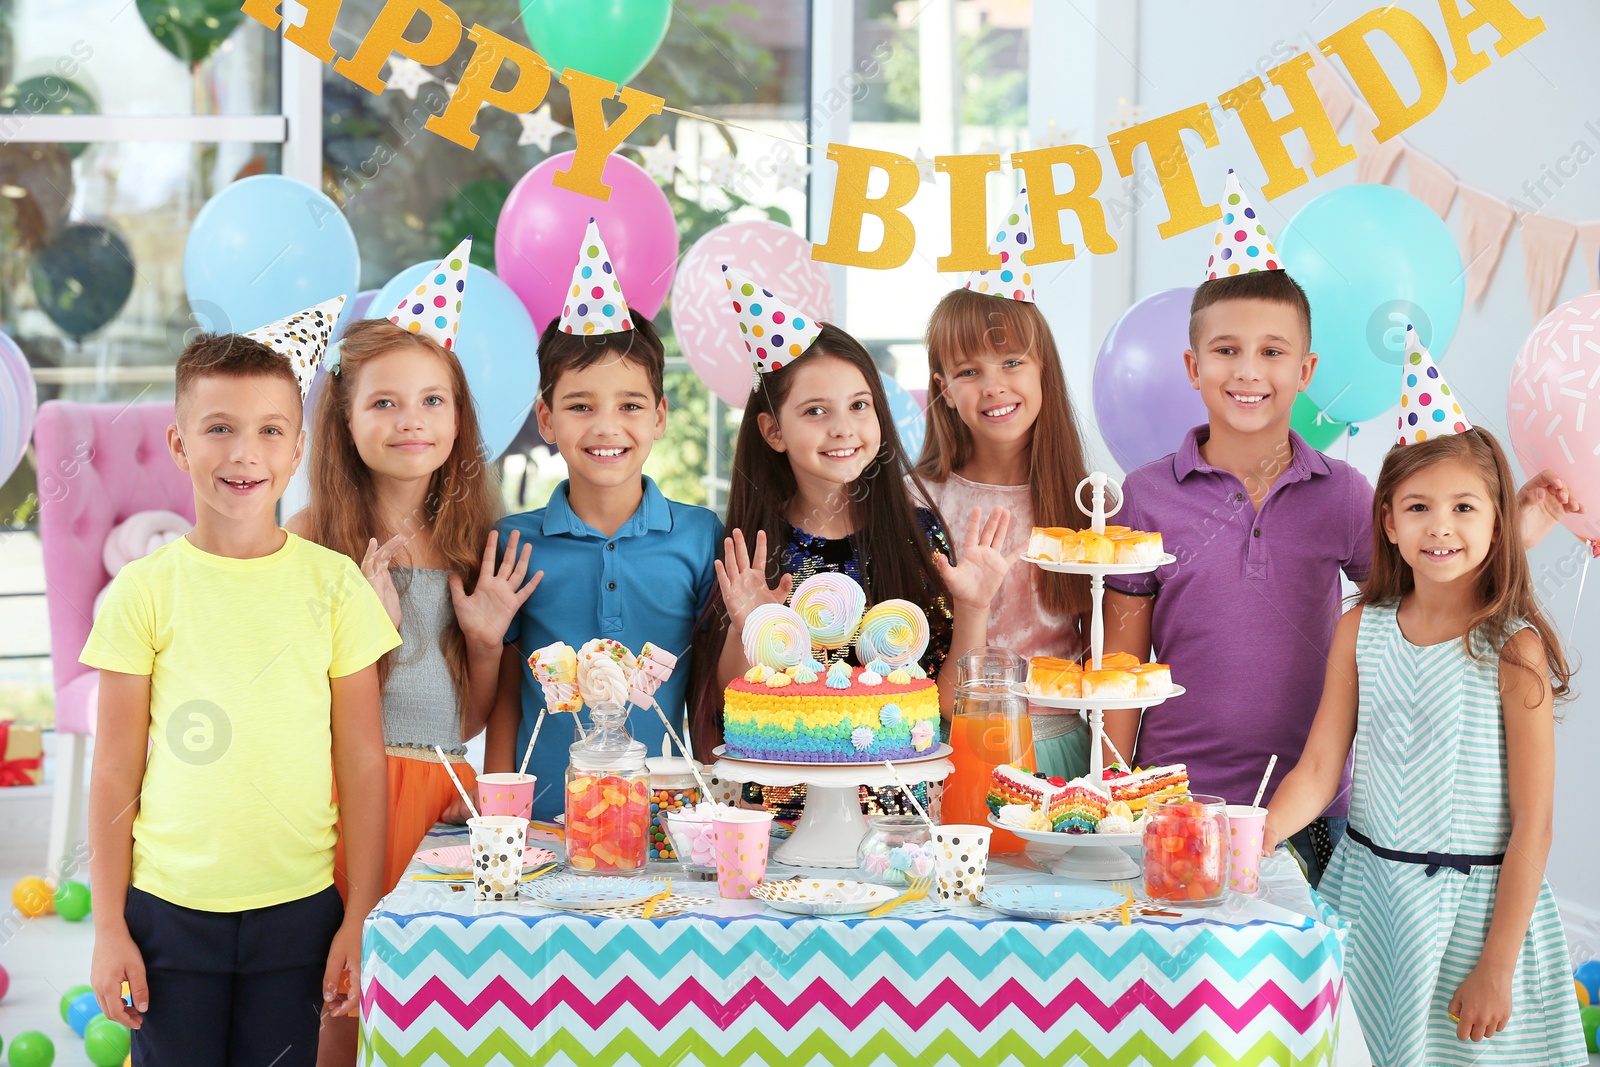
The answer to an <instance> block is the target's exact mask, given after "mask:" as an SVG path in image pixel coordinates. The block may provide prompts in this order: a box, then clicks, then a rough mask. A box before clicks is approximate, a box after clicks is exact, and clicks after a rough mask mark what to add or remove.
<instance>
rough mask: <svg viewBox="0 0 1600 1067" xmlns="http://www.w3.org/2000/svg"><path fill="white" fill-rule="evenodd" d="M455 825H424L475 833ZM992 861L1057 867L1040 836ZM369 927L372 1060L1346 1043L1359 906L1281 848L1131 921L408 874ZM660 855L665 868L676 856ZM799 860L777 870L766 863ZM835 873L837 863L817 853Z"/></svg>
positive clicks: (1291, 1053)
mask: <svg viewBox="0 0 1600 1067" xmlns="http://www.w3.org/2000/svg"><path fill="white" fill-rule="evenodd" d="M464 839H465V832H464V831H462V830H459V829H458V830H453V831H446V830H444V828H440V829H439V831H438V832H436V836H435V837H433V838H430V840H429V844H430V845H432V844H436V843H459V842H461V841H463V840H464ZM1013 859H1014V862H1013V861H1011V860H1008V859H1007V858H996V859H992V860H991V862H990V865H989V872H990V873H989V877H990V878H991V879H993V880H995V881H997V882H1061V881H1063V879H1059V878H1055V877H1054V876H1051V875H1048V874H1045V873H1043V872H1041V871H1039V870H1035V869H1032V868H1031V866H1030V865H1029V861H1028V860H1026V859H1025V858H1024V857H1020V856H1019V857H1014V858H1013ZM421 871H422V868H421V867H420V865H418V864H413V867H412V869H411V870H408V871H407V873H406V877H405V878H404V879H403V880H402V881H401V883H400V885H399V886H398V887H397V888H396V889H395V891H394V892H393V893H391V894H389V896H387V897H386V898H384V900H382V901H381V902H380V903H379V905H378V907H377V908H376V909H374V910H373V912H372V914H371V915H370V916H368V918H367V921H366V928H365V933H364V936H363V941H362V957H363V964H362V970H361V1019H362V1033H363V1054H362V1062H363V1063H381V1064H396V1065H398V1064H404V1065H408V1067H410V1065H422V1064H450V1065H452V1067H480V1065H489V1064H513V1065H519V1067H520V1065H534V1064H538V1065H542V1064H550V1063H557V1064H614V1063H628V1064H637V1065H640V1067H667V1065H676V1064H734V1063H759V1064H766V1065H768V1067H780V1065H784V1067H803V1065H809V1064H814V1063H823V1064H854V1065H866V1064H879V1063H882V1064H896V1065H901V1067H911V1065H913V1064H916V1065H923V1064H929V1065H932V1064H962V1065H974V1067H975V1065H979V1064H983V1065H987V1064H999V1063H1018V1064H1029V1065H1038V1067H1045V1065H1052V1067H1053V1065H1059V1064H1067V1063H1089V1064H1100V1065H1110V1067H1121V1065H1124V1064H1135V1063H1138V1064H1146V1063H1148V1064H1157V1065H1163V1064H1196V1063H1207V1064H1215V1065H1218V1067H1222V1065H1226V1064H1252V1065H1253V1064H1323V1063H1332V1062H1333V1060H1334V1048H1335V1042H1336V1033H1337V1019H1338V1006H1339V1001H1340V997H1341V994H1342V992H1343V977H1342V966H1343V957H1344V936H1345V928H1344V925H1343V924H1342V923H1341V922H1340V921H1339V919H1338V918H1337V916H1335V915H1334V914H1333V913H1332V911H1331V910H1330V909H1329V908H1328V907H1327V906H1326V904H1325V903H1323V902H1322V901H1321V899H1320V898H1318V897H1317V896H1316V895H1315V894H1313V893H1312V892H1311V891H1310V889H1309V887H1308V886H1307V885H1306V883H1305V880H1304V878H1302V877H1301V875H1300V871H1299V869H1298V867H1296V866H1295V864H1294V861H1293V860H1292V859H1291V858H1290V857H1289V856H1288V854H1287V853H1285V852H1281V851H1280V852H1279V853H1278V854H1277V855H1275V856H1273V857H1270V858H1269V859H1268V860H1267V861H1266V862H1265V863H1264V864H1263V866H1262V889H1261V892H1260V894H1259V895H1258V896H1257V897H1256V898H1245V897H1240V896H1237V895H1234V896H1231V897H1230V898H1229V901H1228V902H1227V903H1226V904H1224V905H1222V906H1220V907H1217V908H1212V909H1206V910H1201V909H1193V910H1186V911H1184V912H1183V914H1182V917H1181V918H1174V919H1155V918H1150V919H1145V920H1143V921H1140V922H1135V923H1134V924H1133V925H1131V926H1122V925H1120V924H1112V925H1081V924H1069V923H1046V922H1033V921H1025V920H1015V919H1009V918H1006V917H1004V916H1001V915H999V914H998V913H995V912H991V911H989V910H987V909H982V908H974V909H957V910H941V909H940V908H939V907H938V906H937V905H934V904H931V903H922V904H913V905H906V906H903V907H902V908H901V909H900V910H898V911H896V912H894V913H892V914H891V915H890V916H887V917H885V918H882V919H854V918H852V919H837V918H820V917H801V916H795V915H787V914H781V913H778V912H775V911H771V910H769V909H767V908H766V907H765V906H764V905H763V904H761V902H759V901H732V900H722V899H720V898H719V897H717V896H716V886H715V883H705V882H688V881H684V880H683V879H682V878H681V877H678V878H676V879H674V882H673V891H674V892H675V893H684V894H697V895H704V896H705V898H706V899H705V902H704V908H703V910H696V911H693V912H690V913H687V914H682V915H676V916H672V917H668V918H655V919H650V920H644V919H623V918H602V917H598V916H594V915H585V914H584V913H581V912H563V911H553V910H549V909H546V908H543V907H540V906H538V905H535V904H532V903H527V902H517V903H488V902H484V903H478V902H475V901H474V900H473V899H472V892H471V889H470V888H468V889H467V890H466V891H465V892H458V891H453V890H452V889H451V888H450V886H449V885H448V884H446V883H441V882H437V881H413V880H411V875H412V874H415V873H420V872H421ZM661 873H662V875H665V874H666V868H665V867H663V868H662V872H661ZM789 873H799V872H792V871H790V870H788V869H784V868H774V869H773V870H771V871H769V877H778V876H783V875H786V874H789ZM818 873H819V875H824V876H828V877H832V878H838V877H840V876H841V874H842V873H843V872H839V871H831V872H818Z"/></svg>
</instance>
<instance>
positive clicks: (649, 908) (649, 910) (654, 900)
mask: <svg viewBox="0 0 1600 1067" xmlns="http://www.w3.org/2000/svg"><path fill="white" fill-rule="evenodd" d="M670 896H672V879H671V878H668V879H667V888H666V890H665V891H664V892H660V893H657V894H656V895H655V896H653V897H651V898H650V899H649V900H646V901H645V902H644V910H643V911H642V912H641V913H640V915H639V917H640V918H641V919H654V918H655V917H656V905H657V904H660V903H661V902H662V901H664V900H666V899H667V898H668V897H670Z"/></svg>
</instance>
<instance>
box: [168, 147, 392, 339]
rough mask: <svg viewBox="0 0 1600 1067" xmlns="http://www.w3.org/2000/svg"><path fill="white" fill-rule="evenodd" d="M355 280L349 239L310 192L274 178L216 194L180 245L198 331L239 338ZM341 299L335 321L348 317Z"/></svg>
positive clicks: (332, 210)
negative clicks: (202, 330)
mask: <svg viewBox="0 0 1600 1067" xmlns="http://www.w3.org/2000/svg"><path fill="white" fill-rule="evenodd" d="M360 282H361V256H360V253H359V252H358V251H357V250H356V235H355V233H354V232H352V231H351V229H350V223H349V222H348V221H347V220H346V219H345V217H344V215H343V214H342V213H340V211H339V208H338V207H337V205H335V204H334V202H333V201H332V200H329V199H328V198H327V197H326V196H324V195H323V194H322V192H321V191H320V190H318V189H313V188H311V186H309V185H306V184H305V183H304V182H297V181H295V180H294V179H293V178H285V177H284V176H283V175H281V174H258V175H256V176H254V177H250V178H245V179H243V180H241V181H236V182H234V183H233V184H231V185H229V186H227V187H226V188H224V189H223V190H222V191H221V192H219V193H217V195H216V196H213V197H212V198H211V199H210V200H207V201H206V203H205V206H204V207H202V208H201V209H200V213H199V214H198V215H196V216H195V219H194V224H193V225H192V226H190V227H189V237H188V240H187V241H185V242H184V246H183V288H184V292H185V293H187V294H188V296H189V307H190V309H191V311H193V312H194V314H195V316H196V318H197V319H198V320H199V321H200V323H201V324H202V325H203V326H205V328H206V329H208V330H212V331H216V332H224V333H244V332H245V331H247V330H253V329H256V328H257V327H259V326H265V325H267V324H268V323H270V322H275V321H276V320H278V319H281V318H283V317H284V316H286V315H292V314H294V313H295V312H296V311H301V310H303V309H305V308H308V307H311V306H313V305H315V304H320V303H322V302H323V301H324V300H330V299H332V298H333V297H336V296H338V295H339V294H341V293H343V294H345V295H346V296H352V297H353V296H355V295H356V291H357V289H358V288H359V287H360ZM349 310H350V302H349V301H348V300H347V301H345V310H344V313H343V314H341V315H340V319H341V321H342V320H343V319H344V318H345V317H346V316H347V315H348V314H349Z"/></svg>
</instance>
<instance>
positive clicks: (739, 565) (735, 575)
mask: <svg viewBox="0 0 1600 1067" xmlns="http://www.w3.org/2000/svg"><path fill="white" fill-rule="evenodd" d="M713 566H714V567H715V568H716V571H717V585H718V586H719V587H721V589H722V602H723V603H724V604H726V605H727V607H728V620H729V629H730V630H732V631H733V632H734V633H739V632H740V631H742V630H743V629H744V620H745V619H747V618H749V617H750V613H751V612H752V611H754V610H755V609H756V608H757V607H759V606H761V605H762V604H786V603H788V602H789V591H790V590H791V589H793V588H794V575H792V574H785V575H784V576H783V577H782V578H780V579H778V588H776V589H769V588H768V587H767V532H766V531H765V530H759V531H757V533H756V548H755V552H754V554H752V553H751V552H749V551H747V550H746V548H745V543H744V531H743V530H735V531H733V535H732V536H731V537H727V538H725V539H724V540H723V542H722V559H719V560H717V561H716V562H715V563H714V564H713Z"/></svg>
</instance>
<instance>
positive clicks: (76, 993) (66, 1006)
mask: <svg viewBox="0 0 1600 1067" xmlns="http://www.w3.org/2000/svg"><path fill="white" fill-rule="evenodd" d="M85 993H89V994H91V995H92V994H93V993H94V988H93V987H92V986H86V985H75V986H73V987H72V988H71V989H69V990H67V991H66V992H65V993H63V994H61V1021H62V1022H66V1021H67V1012H68V1010H70V1009H71V1007H72V1002H73V1001H74V1000H77V999H78V998H79V997H80V996H82V995H83V994H85Z"/></svg>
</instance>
